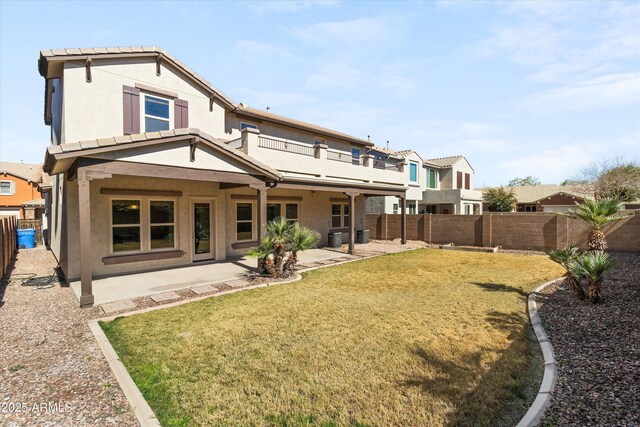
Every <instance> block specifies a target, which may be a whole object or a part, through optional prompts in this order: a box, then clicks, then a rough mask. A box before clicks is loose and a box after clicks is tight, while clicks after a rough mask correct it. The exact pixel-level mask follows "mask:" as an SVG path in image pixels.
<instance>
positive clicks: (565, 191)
mask: <svg viewBox="0 0 640 427" xmlns="http://www.w3.org/2000/svg"><path fill="white" fill-rule="evenodd" d="M505 189H506V190H507V191H509V190H513V193H514V195H515V196H516V200H517V201H518V202H517V204H516V209H515V212H567V211H568V210H570V209H572V208H574V207H575V206H576V204H579V203H582V202H583V201H584V197H585V195H584V191H583V190H582V189H581V188H580V187H577V186H570V185H564V186H563V185H557V184H540V185H521V186H514V187H505ZM481 190H483V191H484V190H486V188H485V189H481ZM485 206H487V205H486V204H485Z"/></svg>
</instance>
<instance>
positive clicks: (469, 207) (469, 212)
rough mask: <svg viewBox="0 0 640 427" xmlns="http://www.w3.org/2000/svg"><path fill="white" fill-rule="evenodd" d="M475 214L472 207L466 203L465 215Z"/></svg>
mask: <svg viewBox="0 0 640 427" xmlns="http://www.w3.org/2000/svg"><path fill="white" fill-rule="evenodd" d="M472 213H473V209H472V208H471V205H470V204H469V203H465V204H464V214H465V215H471V214H472Z"/></svg>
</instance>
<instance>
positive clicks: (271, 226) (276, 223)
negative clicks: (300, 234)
mask: <svg viewBox="0 0 640 427" xmlns="http://www.w3.org/2000/svg"><path fill="white" fill-rule="evenodd" d="M292 231H293V224H292V223H290V222H288V221H287V220H286V219H284V218H282V217H277V218H275V219H274V220H273V221H271V222H269V223H268V224H267V236H269V237H270V238H271V239H273V268H274V269H275V270H276V274H277V275H278V276H280V275H281V274H282V263H283V262H284V257H285V256H286V255H287V242H288V241H289V240H290V237H291V233H292Z"/></svg>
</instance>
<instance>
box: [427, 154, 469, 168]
mask: <svg viewBox="0 0 640 427" xmlns="http://www.w3.org/2000/svg"><path fill="white" fill-rule="evenodd" d="M461 159H464V156H449V157H438V158H436V159H427V160H425V161H424V162H425V163H429V164H431V165H435V166H440V167H441V168H448V167H451V166H453V165H454V164H456V163H457V162H458V160H461Z"/></svg>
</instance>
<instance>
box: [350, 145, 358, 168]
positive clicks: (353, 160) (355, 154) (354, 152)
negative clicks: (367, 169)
mask: <svg viewBox="0 0 640 427" xmlns="http://www.w3.org/2000/svg"><path fill="white" fill-rule="evenodd" d="M351 163H353V164H354V165H359V164H360V149H359V148H352V149H351Z"/></svg>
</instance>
